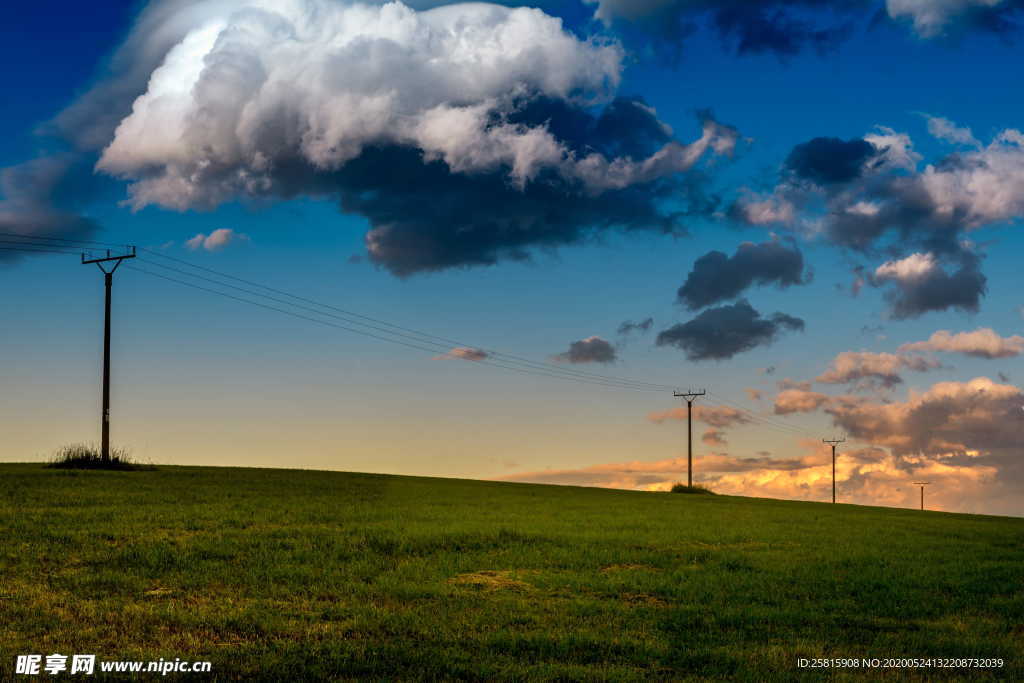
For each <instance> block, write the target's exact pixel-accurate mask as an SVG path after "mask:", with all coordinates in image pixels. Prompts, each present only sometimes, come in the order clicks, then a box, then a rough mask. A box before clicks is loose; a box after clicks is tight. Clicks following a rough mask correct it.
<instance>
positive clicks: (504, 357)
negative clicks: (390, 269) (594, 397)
mask: <svg viewBox="0 0 1024 683" xmlns="http://www.w3.org/2000/svg"><path fill="white" fill-rule="evenodd" d="M0 235H6V236H11V237H18V238H25V239H33V240H34V239H42V240H49V241H53V242H60V243H62V244H54V245H52V246H53V247H60V248H61V249H70V248H74V247H75V245H85V244H93V245H104V246H118V245H117V244H116V243H112V242H103V241H99V240H84V239H73V238H63V237H46V236H37V235H29V234H26V233H17V232H0ZM11 243H12V244H19V245H22V244H25V245H27V246H29V247H31V248H29V249H24V248H8V247H0V250H6V251H21V252H24V253H60V254H75V253H77V252H72V251H63V250H59V249H49V248H43V247H49V246H50V245H34V244H30V243H27V242H11ZM65 243H71V244H65ZM80 248H81V249H83V250H85V251H91V248H89V247H84V246H83V247H80ZM140 251H143V252H145V253H147V254H149V255H151V256H155V257H158V258H162V259H167V260H169V261H174V262H177V263H180V264H182V265H185V266H187V267H189V268H194V269H197V270H200V271H204V272H207V273H210V274H212V275H216V276H218V277H221V278H225V279H228V280H233V281H235V282H240V283H243V284H246V285H249V286H252V287H257V288H260V289H263V290H266V291H267V292H272V293H274V294H279V295H281V296H284V297H288V298H290V299H294V300H296V301H301V302H304V303H308V304H312V305H313V306H317V307H320V308H323V309H326V310H325V311H324V310H317V309H315V308H310V307H307V306H301V305H299V304H296V303H294V302H292V301H286V300H282V299H279V298H276V297H272V296H270V295H268V294H265V293H262V292H259V291H252V290H249V289H245V288H242V287H238V286H237V285H232V284H230V283H227V282H221V281H218V280H215V279H212V278H207V277H204V276H201V275H197V274H195V273H189V272H187V271H184V270H181V269H177V268H173V267H171V266H168V265H166V264H161V263H157V262H156V261H153V260H150V259H146V261H145V262H146V263H148V264H149V265H152V266H156V267H158V268H163V269H166V270H170V271H173V272H176V273H178V274H180V275H184V276H185V277H188V278H197V279H200V280H204V281H206V282H209V283H212V284H215V285H217V286H219V287H228V288H231V289H233V290H236V291H240V292H243V293H245V294H248V295H249V296H253V297H258V298H261V299H265V300H268V301H273V302H275V303H279V304H281V305H284V306H288V307H294V308H299V309H300V310H305V311H307V312H310V313H312V314H314V315H317V316H325V317H329V318H333V319H336V320H340V321H342V322H344V323H346V324H347V325H354V326H358V327H359V328H367V329H369V330H374V331H376V332H380V333H381V334H382V335H387V336H381V335H377V334H373V333H371V332H368V331H367V329H356V328H352V327H347V326H346V325H337V324H334V323H328V322H327V321H324V320H321V319H319V318H312V317H309V316H305V315H301V314H298V313H295V312H294V311H289V310H284V309H280V308H277V307H275V306H270V305H267V304H263V303H260V302H258V301H251V300H248V299H244V298H242V297H235V296H232V295H230V294H227V293H225V292H221V291H218V290H215V289H211V288H208V287H202V286H199V285H196V284H194V283H191V282H185V281H182V280H178V279H176V278H171V277H167V276H164V275H160V274H158V273H153V272H150V271H146V270H144V269H141V268H137V267H132V270H136V271H138V272H142V273H145V274H147V275H151V276H154V277H159V278H162V279H164V280H168V281H171V282H176V283H178V284H181V285H184V286H189V287H193V288H195V289H199V290H203V291H207V292H210V293H213V294H218V295H220V296H224V297H227V298H231V299H234V300H236V301H240V302H243V303H248V304H251V305H256V306H261V307H263V308H267V309H269V310H274V311H277V312H280V313H284V314H286V315H291V316H293V317H297V318H300V319H304V320H310V321H313V322H318V323H321V324H326V325H330V326H332V327H336V328H338V329H342V330H345V331H348V332H352V333H355V334H361V335H363V336H368V337H371V338H375V339H378V340H381V341H388V342H391V343H394V344H399V345H402V346H406V347H408V348H413V349H417V350H420V351H427V352H430V353H444V352H448V351H450V350H451V349H450V348H448V347H447V345H450V346H453V347H466V348H475V349H479V350H480V351H482V352H484V353H486V354H488V356H490V358H485V359H468V360H473V361H474V362H477V363H482V364H485V365H491V366H494V367H501V368H505V369H509V370H515V371H519V372H524V373H527V374H532V375H535V376H544V377H549V378H554V379H566V380H571V381H578V382H581V383H587V384H595V385H599V386H606V387H614V388H621V389H630V390H633V391H664V390H669V389H674V387H673V386H672V385H666V384H658V383H655V382H647V381H644V380H634V379H629V378H624V377H616V376H612V375H604V374H601V373H595V372H588V371H584V370H579V369H576V368H567V367H564V366H560V365H555V364H552V363H546V362H538V361H534V360H531V359H528V358H523V357H521V356H517V355H514V354H510V353H507V352H503V351H498V350H495V349H488V348H484V347H479V346H476V345H473V344H468V343H466V342H463V341H459V340H456V339H450V338H446V337H442V336H439V335H434V334H430V333H427V332H423V331H420V330H416V329H414V328H410V327H405V326H402V325H396V324H394V323H390V322H388V321H386V320H381V319H379V318H374V317H372V316H367V315H364V314H361V313H357V312H355V311H351V310H347V309H344V308H340V307H337V306H333V305H331V304H326V303H323V302H320V301H316V300H314V299H310V298H307V297H303V296H299V295H296V294H292V293H290V292H287V291H284V290H281V289H276V288H274V287H270V286H268V285H264V284H262V283H259V282H254V281H252V280H246V279H244V278H240V277H237V276H234V275H230V274H228V273H223V272H221V271H217V270H214V269H212V268H208V267H205V266H201V265H198V264H195V263H191V262H189V261H186V260H184V259H180V258H176V257H174V256H168V255H166V254H161V253H159V252H157V251H154V250H152V249H148V248H145V247H142V248H140ZM139 260H140V261H141V260H142V259H139ZM126 267H129V266H126ZM327 311H332V312H336V313H338V314H341V315H337V314H335V313H329V312H327ZM346 316H348V317H346ZM353 318H358V320H354V319H353ZM361 321H367V322H361ZM371 323H372V324H371ZM389 328H390V329H389ZM393 337H400V338H402V339H404V340H408V341H402V340H400V339H395V338H393ZM410 342H411V343H410ZM499 361H500V362H499ZM708 394H709V395H711V396H714V398H715V399H716V400H717V401H720V402H722V403H726V404H729V405H731V406H733V407H734V408H737V409H738V410H740V411H741V412H742V413H743V414H744V415H746V416H747V417H748V419H750V420H751V421H753V422H755V423H756V424H758V425H759V426H762V427H767V428H770V429H776V430H778V431H780V432H782V433H787V434H791V435H799V436H809V433H808V432H806V431H804V430H802V429H799V428H796V427H793V426H792V425H786V424H783V423H779V422H775V421H773V420H771V419H769V418H767V417H764V416H761V415H758V414H756V413H754V412H752V411H750V410H748V409H747V408H745V407H743V406H742V405H740V404H738V403H736V402H734V401H731V400H729V399H727V398H725V397H723V396H720V395H717V394H714V393H712V392H708Z"/></svg>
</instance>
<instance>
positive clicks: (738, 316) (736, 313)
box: [656, 300, 804, 361]
mask: <svg viewBox="0 0 1024 683" xmlns="http://www.w3.org/2000/svg"><path fill="white" fill-rule="evenodd" d="M803 329H804V321H803V320H801V319H800V318H794V317H793V316H790V315H786V314H785V313H775V314H773V315H771V316H770V317H768V318H765V317H762V316H761V314H760V313H758V312H757V311H756V310H754V308H753V307H752V306H751V305H750V304H749V303H748V302H747V301H746V300H740V301H739V302H737V303H735V304H732V305H728V306H721V307H718V308H711V309H708V310H706V311H704V312H703V313H701V314H700V315H698V316H697V317H696V318H694V319H693V320H690V321H689V322H686V323H680V324H678V325H674V326H672V327H670V328H668V329H667V330H663V331H662V332H660V333H658V337H657V341H656V343H657V345H658V346H675V347H677V348H679V349H681V350H682V351H684V352H686V357H687V358H688V359H689V360H693V361H700V360H725V359H727V358H732V357H733V356H735V355H736V354H738V353H742V352H744V351H750V350H752V349H754V348H756V347H758V346H763V345H767V344H771V343H772V342H774V341H775V340H776V338H777V337H778V336H779V334H781V333H782V332H783V331H785V330H798V331H802V330H803Z"/></svg>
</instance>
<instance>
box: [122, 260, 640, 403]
mask: <svg viewBox="0 0 1024 683" xmlns="http://www.w3.org/2000/svg"><path fill="white" fill-rule="evenodd" d="M125 268H128V269H130V270H134V271H137V272H140V273H145V274H146V275H150V276H153V277H158V278H161V279H163V280H168V281H170V282H176V283H178V284H180V285H184V286H186V287H192V288H194V289H199V290H202V291H205V292H209V293H212V294H218V295H220V296H223V297H226V298H228V299H233V300H235V301H240V302H242V303H247V304H250V305H253V306H259V307H261V308H266V309H269V310H272V311H277V312H278V313H284V314H285V315H290V316H292V317H295V318H300V319H303V320H308V321H310V322H315V323H319V324H321V325H326V326H328V327H334V328H337V329H340V330H345V331H347V332H352V333H355V334H360V335H363V336H367V337H372V338H374V339H378V340H380V341H386V342H390V343H392V344H398V345H400V346H406V347H409V348H413V349H418V350H420V351H426V352H428V353H439V352H440V351H441V350H442V348H443V347H442V348H437V347H436V346H435V347H433V348H431V347H426V346H420V345H417V344H412V343H409V342H403V341H400V340H398V339H392V338H389V337H383V336H380V335H377V334H373V333H371V332H367V331H365V330H358V329H355V328H351V327H346V326H344V325H339V324H337V323H333V322H330V321H327V320H322V319H320V318H313V317H311V316H307V315H302V314H301V313H295V312H293V311H288V310H285V309H283V308H277V307H276V306H270V305H269V304H264V303H260V302H258V301H251V300H249V299H244V298H242V297H238V296H234V295H233V294H228V293H226V292H221V291H218V290H215V289H211V288H209V287H203V286H201V285H196V284H193V283H190V282H185V281H184V280H179V279H177V278H172V277H168V276H166V275H161V274H160V273H154V272H152V271H148V270H145V269H143V268H138V267H135V266H125ZM473 362H476V363H480V364H482V365H490V366H494V367H499V368H504V369H506V370H512V371H515V372H522V373H526V374H530V375H534V376H542V377H547V378H550V379H562V380H568V381H575V382H580V383H585V384H592V385H597V386H604V387H608V388H613V389H628V390H632V391H645V390H644V389H635V388H632V387H628V386H622V385H618V384H610V383H606V382H600V381H598V380H587V379H581V378H576V377H568V376H564V375H557V374H553V373H549V372H544V371H541V370H530V369H526V368H521V367H515V366H509V365H504V364H502V363H497V362H494V361H490V360H477V361H473Z"/></svg>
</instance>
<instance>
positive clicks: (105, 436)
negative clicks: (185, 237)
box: [82, 247, 135, 462]
mask: <svg viewBox="0 0 1024 683" xmlns="http://www.w3.org/2000/svg"><path fill="white" fill-rule="evenodd" d="M130 258H135V247H129V251H127V252H126V253H124V254H120V255H112V254H111V253H110V250H109V249H107V255H106V256H104V257H100V258H91V259H88V260H86V258H85V254H82V263H83V264H85V263H95V264H96V267H97V268H99V269H100V270H101V271H103V282H104V285H105V289H106V296H105V301H104V309H103V310H104V316H103V417H102V423H101V427H100V433H101V437H100V439H101V441H100V443H101V453H102V457H103V462H110V293H111V289H112V288H113V285H114V271H115V270H117V267H118V266H119V265H121V261H123V260H125V259H130ZM104 263H113V264H114V265H113V267H111V268H110V270H107V269H106V268H104V267H103V264H104Z"/></svg>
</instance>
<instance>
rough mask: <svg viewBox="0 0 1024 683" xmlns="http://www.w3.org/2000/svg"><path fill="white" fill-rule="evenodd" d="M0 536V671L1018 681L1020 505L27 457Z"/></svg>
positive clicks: (14, 478) (1023, 556) (4, 478)
mask: <svg viewBox="0 0 1024 683" xmlns="http://www.w3.org/2000/svg"><path fill="white" fill-rule="evenodd" d="M0 538H2V539H3V543H2V545H0V553H2V555H0V654H2V655H3V662H4V664H3V667H4V668H3V670H2V672H0V678H6V677H8V676H10V674H11V673H12V672H13V661H14V656H15V655H16V654H26V653H38V654H43V655H47V654H50V653H54V652H58V653H63V654H69V653H95V654H97V655H99V658H100V659H104V658H106V659H140V660H141V659H146V660H155V659H159V658H161V657H163V658H165V659H168V660H173V659H174V658H175V657H180V658H182V659H191V660H209V661H211V662H212V663H213V673H214V676H215V677H216V678H218V679H225V680H229V679H236V678H237V679H245V680H316V679H317V678H328V677H335V678H375V679H379V680H393V679H396V678H399V679H408V678H445V679H452V678H456V679H458V678H462V679H471V680H479V679H550V678H560V679H563V680H565V679H573V680H581V679H583V680H594V679H610V680H631V679H635V680H652V679H657V680H667V679H680V678H725V679H730V680H757V681H762V680H793V679H794V678H798V677H800V676H804V677H806V678H807V679H808V680H820V678H821V677H822V676H823V673H822V672H821V671H809V670H800V669H798V668H797V660H798V658H801V657H804V658H815V657H837V658H838V657H850V658H853V657H855V658H858V659H859V658H862V657H866V658H879V659H883V660H884V658H886V657H919V658H923V657H949V658H952V657H976V658H981V657H991V658H1002V659H1003V660H1004V661H1005V666H1004V668H1002V669H996V670H988V671H977V670H976V671H973V672H969V671H966V670H964V669H930V670H929V669H920V670H918V671H917V672H916V673H911V672H908V671H907V670H901V671H898V670H889V671H887V672H886V671H882V670H875V671H874V672H873V673H871V672H869V673H868V676H869V677H872V676H873V677H879V678H882V677H885V678H916V679H919V680H923V679H928V680H932V679H936V678H945V677H960V678H962V677H965V676H967V675H971V676H976V677H992V678H1014V679H1016V680H1022V679H1024V626H1022V624H1024V592H1022V589H1024V519H1012V518H1000V517H983V516H969V515H954V514H943V513H934V512H920V511H915V510H893V509H884V508H869V507H857V506H848V505H836V506H833V505H829V504H817V503H797V502H785V501H773V500H761V499H751V498H735V497H725V496H701V495H676V494H667V493H657V494H656V493H635V492H624V491H607V490H598V489H584V488H567V487H552V486H537V485H528V484H507V483H490V482H474V481H461V480H446V479H426V478H414V477H393V476H380V475H368V474H346V473H334V472H312V471H295V470H257V469H226V468H197V467H161V468H160V469H159V470H158V471H154V472H96V471H62V470H52V469H45V468H44V467H43V466H41V465H25V464H19V465H0ZM831 673H834V672H831ZM847 676H848V677H849V678H851V679H854V678H856V679H858V680H859V679H862V678H864V677H865V671H864V670H863V669H852V670H847V671H846V673H845V674H843V675H840V678H845V677H847ZM46 678H50V677H46ZM95 678H97V677H94V680H95ZM98 678H102V676H98ZM170 678H174V676H173V675H172V676H171V677H170ZM190 679H191V680H211V679H210V676H209V675H206V676H201V675H193V676H191V677H190Z"/></svg>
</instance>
